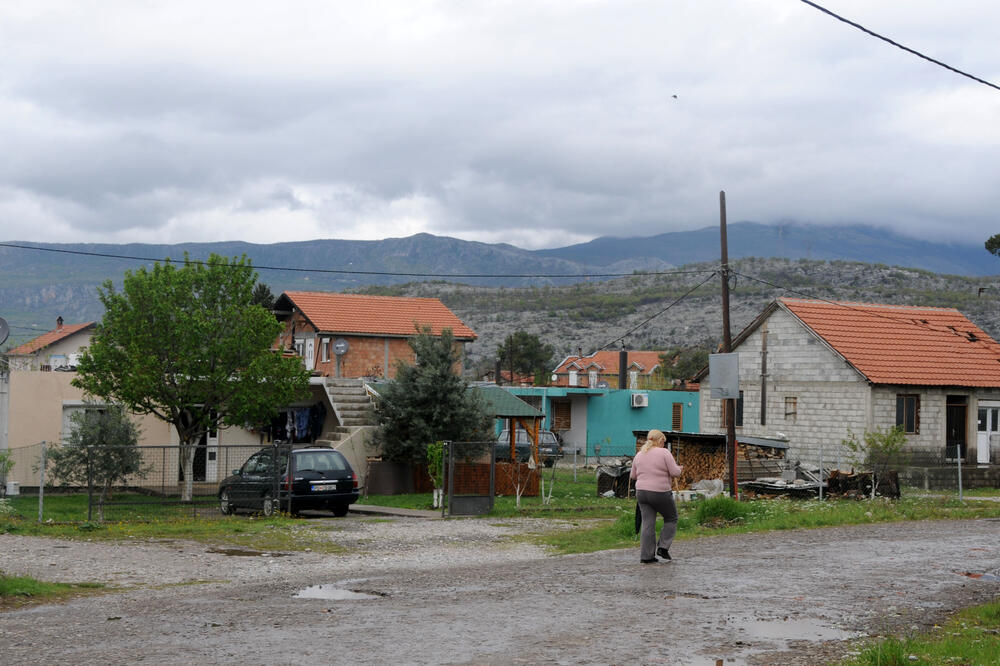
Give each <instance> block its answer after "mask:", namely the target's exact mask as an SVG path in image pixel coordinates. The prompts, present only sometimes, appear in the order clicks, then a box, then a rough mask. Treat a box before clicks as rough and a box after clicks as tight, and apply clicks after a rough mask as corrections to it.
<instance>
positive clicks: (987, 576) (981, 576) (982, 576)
mask: <svg viewBox="0 0 1000 666" xmlns="http://www.w3.org/2000/svg"><path fill="white" fill-rule="evenodd" d="M955 573H957V574H958V575H959V576H966V577H967V578H972V579H975V580H993V581H1000V576H998V575H996V574H991V573H980V572H978V571H956V572H955Z"/></svg>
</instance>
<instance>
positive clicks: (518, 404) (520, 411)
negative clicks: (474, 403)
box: [474, 384, 545, 461]
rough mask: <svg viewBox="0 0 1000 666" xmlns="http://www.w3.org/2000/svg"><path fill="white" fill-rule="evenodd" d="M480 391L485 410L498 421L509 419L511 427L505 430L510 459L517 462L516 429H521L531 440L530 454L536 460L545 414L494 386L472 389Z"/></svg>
mask: <svg viewBox="0 0 1000 666" xmlns="http://www.w3.org/2000/svg"><path fill="white" fill-rule="evenodd" d="M474 388H476V389H477V390H479V391H480V395H481V396H482V397H483V401H484V402H485V403H486V408H487V410H489V411H490V412H492V413H493V416H494V417H496V418H498V419H509V420H510V422H511V425H512V426H513V427H511V428H508V429H507V434H508V436H509V437H510V459H511V461H515V460H517V450H516V447H515V443H516V442H517V428H518V427H520V428H523V429H524V431H525V432H527V433H528V437H529V438H530V440H531V454H532V456H533V457H534V459H535V460H536V461H537V460H538V431H539V430H541V425H542V421H543V420H544V419H545V413H544V412H542V411H541V410H538V409H535V408H534V407H532V406H531V405H529V404H528V403H526V402H525V401H524V400H521V399H520V398H519V397H517V396H516V395H514V394H513V393H510V392H509V391H506V390H504V389H502V388H500V387H499V386H496V385H495V384H488V385H485V386H476V387H474Z"/></svg>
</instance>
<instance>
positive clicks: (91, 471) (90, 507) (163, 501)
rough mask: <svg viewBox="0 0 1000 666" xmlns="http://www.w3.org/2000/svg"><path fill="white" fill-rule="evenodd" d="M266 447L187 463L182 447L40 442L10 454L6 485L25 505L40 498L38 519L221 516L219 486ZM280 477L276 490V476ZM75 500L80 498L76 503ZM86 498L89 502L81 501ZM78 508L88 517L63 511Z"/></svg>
mask: <svg viewBox="0 0 1000 666" xmlns="http://www.w3.org/2000/svg"><path fill="white" fill-rule="evenodd" d="M261 448H262V447H261V446H259V445H214V446H205V445H199V446H195V447H193V450H191V452H190V463H189V464H188V465H184V464H182V459H183V456H182V450H181V447H180V446H179V445H163V446H139V447H112V446H96V447H86V448H81V449H76V450H75V451H73V450H71V449H70V447H64V446H62V445H61V444H59V443H51V442H39V443H37V444H33V445H31V446H25V447H18V448H14V449H10V450H9V452H8V453H9V458H10V461H11V462H12V465H10V469H9V470H8V471H7V473H6V475H5V478H4V479H3V491H4V493H5V494H6V495H7V496H8V497H9V498H13V497H16V496H20V497H21V498H22V501H21V502H20V503H21V504H22V505H23V504H24V503H25V502H24V501H23V500H25V499H27V498H34V497H37V498H38V516H39V520H44V519H65V520H96V519H103V520H128V519H141V518H161V517H170V516H175V515H177V516H183V515H187V516H191V515H219V510H218V507H219V504H218V494H219V484H220V482H221V481H222V480H223V479H225V478H226V477H227V476H229V475H231V474H232V473H233V472H234V470H237V469H239V468H240V467H241V466H242V465H243V464H244V462H245V461H246V460H247V459H248V458H250V457H251V456H252V455H253V454H254V453H255V452H257V451H259V450H261ZM69 453H72V455H67V454H69ZM188 476H189V477H190V480H188V478H187V477H188ZM273 476H274V479H273V483H274V484H275V486H276V485H277V483H278V478H277V472H276V471H275V472H274V473H273ZM70 496H75V498H76V499H75V500H73V501H71V500H69V499H68V498H69V497H70ZM80 496H85V498H86V501H85V502H80V501H79V497H80ZM46 501H48V504H49V507H48V510H47V509H46ZM71 506H75V507H80V506H83V510H82V511H78V512H77V513H80V514H81V515H73V511H72V510H71V509H64V508H63V507H71Z"/></svg>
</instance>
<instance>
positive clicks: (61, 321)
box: [56, 316, 63, 330]
mask: <svg viewBox="0 0 1000 666" xmlns="http://www.w3.org/2000/svg"><path fill="white" fill-rule="evenodd" d="M62 325H63V318H62V317H61V316H60V317H59V318H57V319H56V329H57V330H58V329H60V328H62Z"/></svg>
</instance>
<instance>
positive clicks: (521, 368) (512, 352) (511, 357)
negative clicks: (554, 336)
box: [497, 331, 555, 377]
mask: <svg viewBox="0 0 1000 666" xmlns="http://www.w3.org/2000/svg"><path fill="white" fill-rule="evenodd" d="M554 353H555V351H554V350H553V348H552V345H547V344H544V343H543V342H542V341H541V340H540V339H539V338H538V336H537V335H534V334H532V333H528V332H526V331H516V332H515V333H511V334H510V335H508V336H507V339H506V340H504V342H503V344H502V345H499V346H498V347H497V358H498V359H500V367H502V368H503V369H504V370H509V371H510V374H511V377H513V376H514V375H515V374H524V375H530V374H535V375H539V374H541V375H544V374H545V373H547V372H549V371H550V370H551V369H552V368H551V365H552V356H553V354H554Z"/></svg>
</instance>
